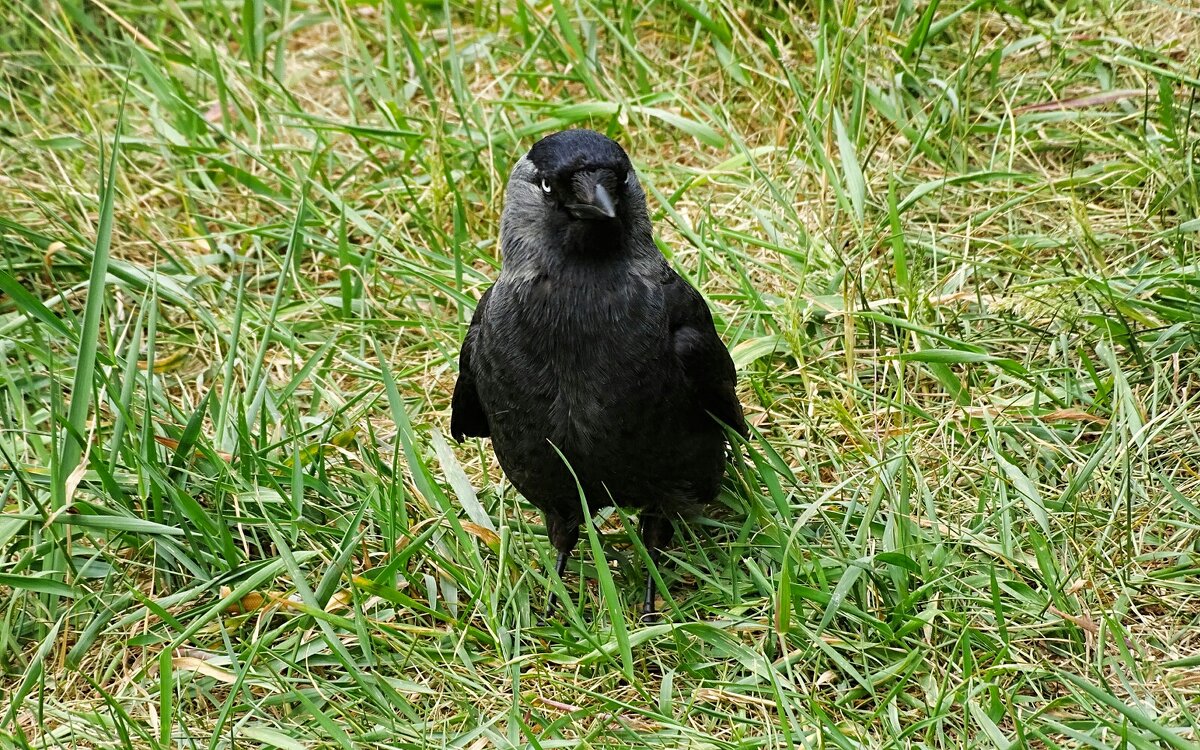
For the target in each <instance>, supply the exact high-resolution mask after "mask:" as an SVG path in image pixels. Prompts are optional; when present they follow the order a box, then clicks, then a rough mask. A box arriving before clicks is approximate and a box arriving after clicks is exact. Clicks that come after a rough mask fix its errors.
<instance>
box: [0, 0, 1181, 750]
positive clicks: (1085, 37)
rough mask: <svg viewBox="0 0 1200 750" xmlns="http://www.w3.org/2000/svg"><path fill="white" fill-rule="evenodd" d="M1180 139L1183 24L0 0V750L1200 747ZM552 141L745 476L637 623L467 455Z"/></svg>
mask: <svg viewBox="0 0 1200 750" xmlns="http://www.w3.org/2000/svg"><path fill="white" fill-rule="evenodd" d="M1198 97H1200V11H1197V10H1196V7H1195V6H1194V5H1193V4H1191V3H1188V2H1181V1H1179V0H1177V1H1176V2H1175V3H1174V4H1172V3H1169V2H1155V1H1153V0H1147V1H1136V2H1135V1H1133V0H1066V1H1065V2H1058V1H1056V0H1020V1H1018V2H1012V3H1006V2H999V1H998V0H975V1H967V0H954V1H953V2H942V3H938V2H933V3H909V2H900V3H888V4H873V3H870V2H867V3H853V2H841V3H833V2H820V1H819V0H813V1H812V2H807V3H803V2H797V3H766V2H753V1H752V0H724V1H722V2H715V1H713V0H705V1H703V2H700V1H696V0H689V1H688V2H684V1H683V0H675V1H674V2H668V1H666V0H659V2H651V3H649V4H647V5H645V7H643V6H642V5H641V4H639V3H628V2H623V1H622V0H614V1H613V2H590V3H587V2H585V3H583V4H581V5H578V6H572V5H568V4H566V3H565V2H560V1H559V0H548V2H538V3H527V2H521V3H438V2H428V3H417V4H407V3H404V2H401V1H400V0H397V1H396V2H357V1H356V2H334V1H333V0H327V1H321V0H271V1H270V2H265V1H263V0H244V2H233V0H168V1H167V2H163V3H149V2H138V1H137V0H103V1H101V0H56V1H46V2H43V1H42V0H10V1H9V2H7V3H5V4H3V7H2V8H0V488H2V491H0V505H2V506H3V516H0V746H2V747H14V748H18V747H19V748H109V747H114V748H115V747H136V748H167V747H189V748H191V747H195V748H224V747H238V748H241V747H275V748H301V747H303V748H317V747H322V748H323V747H329V748H349V747H372V748H374V747H384V748H393V747H394V748H427V747H455V748H469V749H471V750H481V749H482V748H507V747H522V748H524V747H529V748H547V749H548V748H558V747H576V746H581V747H655V748H679V747H696V748H700V747H703V748H714V749H715V748H720V749H722V750H724V749H726V748H776V747H786V748H824V747H836V748H857V747H867V748H901V747H922V748H960V747H978V748H995V747H1005V748H1007V747H1012V748H1018V747H1034V748H1057V747H1064V748H1066V747H1069V748H1075V747H1078V748H1139V749H1140V748H1166V747H1174V748H1187V747H1195V746H1196V745H1197V743H1200V719H1197V716H1200V622H1198V620H1200V605H1198V604H1197V602H1200V598H1197V597H1198V595H1200V450H1198V446H1200V430H1198V427H1200V416H1198V415H1200V405H1198V404H1197V401H1198V400H1200V372H1198V371H1197V362H1198V361H1200V360H1198V358H1197V354H1198V351H1200V248H1198V239H1200V153H1198V151H1200V149H1198V144H1200V102H1198V101H1197V99H1198ZM577 125H578V126H590V127H593V128H597V129H599V130H601V131H604V132H607V133H610V134H612V135H613V136H614V137H617V138H618V139H619V140H620V141H621V142H622V143H624V144H625V145H626V147H627V148H628V150H629V151H630V153H631V155H632V157H633V159H634V162H635V164H636V165H637V167H638V169H639V171H640V173H641V176H642V179H643V182H644V183H645V184H646V186H647V189H648V192H649V194H650V199H651V209H652V211H653V213H654V217H655V220H656V228H657V231H658V236H659V239H660V241H661V246H662V248H663V250H664V252H665V253H666V254H667V256H668V257H669V258H670V260H671V261H672V263H673V264H674V265H675V266H676V267H677V268H679V269H680V270H681V272H683V273H684V274H685V275H686V276H687V277H688V278H689V279H690V280H692V281H693V282H694V283H695V284H696V285H697V286H698V287H699V288H701V289H702V290H703V291H704V293H705V295H706V297H707V298H708V299H709V301H710V303H711V305H712V307H713V309H714V313H715V316H716V319H717V324H718V328H719V329H720V331H721V333H722V335H723V337H724V338H725V340H726V341H727V342H728V343H729V344H730V346H731V348H732V350H733V352H734V357H735V359H736V361H737V364H738V370H739V390H740V394H741V398H742V401H743V403H744V404H745V406H746V409H747V413H748V415H749V416H750V418H751V421H752V422H753V423H754V424H755V425H756V426H757V430H758V433H759V434H758V435H756V436H755V438H754V439H753V440H752V441H750V443H749V444H748V445H747V446H746V447H745V450H744V458H743V459H742V460H741V461H740V462H739V463H738V465H737V466H736V467H735V468H734V469H733V470H732V471H731V472H730V476H729V479H728V481H727V483H726V491H724V492H723V493H722V494H721V496H720V498H719V500H718V502H717V503H715V504H714V506H713V507H712V508H710V509H709V512H708V513H707V514H706V517H705V518H704V519H703V520H702V521H701V522H699V523H697V524H694V525H693V526H691V527H689V528H688V529H685V530H683V531H682V532H681V534H680V535H679V537H678V544H677V545H676V547H675V548H674V549H673V550H672V551H671V552H670V554H669V555H667V557H666V561H665V564H664V565H663V566H662V567H661V568H660V570H659V574H660V575H661V578H662V581H663V582H664V583H665V584H666V585H667V586H669V593H670V596H669V600H668V601H667V602H665V604H664V611H665V616H664V618H663V620H662V621H660V622H659V623H653V624H647V623H644V622H641V621H640V620H639V618H638V617H637V612H638V602H639V599H640V591H641V581H642V577H643V576H644V573H645V564H646V561H647V560H646V556H645V554H644V550H643V549H642V548H640V546H639V545H638V544H636V543H635V540H634V539H632V538H631V535H630V531H631V530H633V529H636V519H634V518H631V517H630V516H628V515H627V514H624V513H623V512H613V513H610V514H603V516H602V518H598V519H596V520H597V522H598V523H599V524H600V525H599V527H598V529H596V530H593V531H590V532H589V533H587V534H586V535H585V538H584V540H583V541H582V542H581V544H580V546H579V549H578V553H577V554H576V557H575V560H576V563H575V565H574V566H573V569H572V573H571V574H570V575H568V576H567V579H566V587H565V588H563V587H562V584H560V583H559V581H558V580H557V579H556V578H555V577H554V576H553V574H548V571H550V570H552V567H553V565H552V564H553V551H552V550H551V549H550V547H549V545H548V543H547V542H546V539H545V535H544V530H543V529H542V528H541V525H540V524H541V521H540V519H539V517H538V516H537V514H536V513H533V512H531V508H530V507H529V506H528V504H527V503H525V502H524V501H523V500H522V499H521V498H520V497H519V496H518V495H517V494H516V493H515V492H514V491H513V490H512V488H511V487H509V486H508V485H507V484H506V483H505V481H504V480H503V477H502V475H501V474H500V472H499V470H498V467H497V466H496V464H495V461H494V459H493V458H492V455H491V453H490V448H489V447H488V445H487V444H486V443H485V442H474V443H469V444H467V445H464V446H462V447H455V446H454V445H453V444H452V443H450V444H448V442H447V437H446V436H445V432H446V430H447V425H448V403H449V394H450V389H451V387H452V384H453V381H454V377H455V367H456V361H457V347H458V344H459V342H460V341H461V338H462V335H463V332H464V330H465V326H466V322H467V321H468V320H469V317H470V313H471V310H472V307H473V305H474V301H475V300H476V299H478V296H479V294H480V293H481V292H482V290H483V289H484V288H485V287H486V285H487V284H488V283H489V281H490V280H491V279H492V278H494V277H495V275H496V270H497V266H498V262H499V260H498V257H497V247H496V242H495V237H496V233H497V224H498V216H499V211H500V207H501V191H502V188H503V185H504V181H505V178H506V176H507V171H508V169H509V168H510V166H511V165H512V163H513V162H514V160H515V159H516V158H517V157H518V156H519V155H520V154H521V153H522V152H523V151H524V150H525V149H526V148H527V147H528V146H529V145H530V144H532V143H533V141H534V140H536V138H537V137H538V136H540V135H541V134H544V133H547V132H550V131H553V130H556V129H559V128H564V127H570V126H577ZM551 592H555V593H557V595H558V597H559V599H560V601H561V602H562V605H561V607H560V610H559V613H558V614H557V615H555V616H553V617H550V618H545V617H543V611H544V607H545V603H546V600H547V598H548V596H549V594H550V593H551Z"/></svg>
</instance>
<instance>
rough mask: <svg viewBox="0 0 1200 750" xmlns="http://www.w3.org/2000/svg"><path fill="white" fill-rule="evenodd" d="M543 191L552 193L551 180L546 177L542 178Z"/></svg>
mask: <svg viewBox="0 0 1200 750" xmlns="http://www.w3.org/2000/svg"><path fill="white" fill-rule="evenodd" d="M542 192H543V193H545V194H546V195H550V181H549V180H547V179H546V178H545V177H543V178H542Z"/></svg>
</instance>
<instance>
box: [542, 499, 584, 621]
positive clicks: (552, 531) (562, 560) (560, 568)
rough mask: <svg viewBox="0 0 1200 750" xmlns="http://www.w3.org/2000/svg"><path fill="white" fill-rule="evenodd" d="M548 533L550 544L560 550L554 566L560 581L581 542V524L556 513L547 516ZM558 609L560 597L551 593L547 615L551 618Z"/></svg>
mask: <svg viewBox="0 0 1200 750" xmlns="http://www.w3.org/2000/svg"><path fill="white" fill-rule="evenodd" d="M545 517H546V532H547V533H548V534H549V535H550V543H551V544H553V545H554V548H555V549H557V550H558V560H557V561H556V563H555V565H554V572H555V573H557V574H558V579H559V580H560V581H561V580H562V579H563V574H564V573H566V572H567V561H568V560H570V559H571V550H573V549H575V545H576V544H577V543H578V542H579V522H578V521H572V520H570V519H564V518H563V517H562V516H559V515H557V514H554V513H547V514H546V516H545ZM557 607H558V597H556V596H555V595H554V592H553V591H551V592H550V599H549V601H548V602H546V615H547V616H549V615H550V614H551V613H553V612H554V610H555V609H556V608H557Z"/></svg>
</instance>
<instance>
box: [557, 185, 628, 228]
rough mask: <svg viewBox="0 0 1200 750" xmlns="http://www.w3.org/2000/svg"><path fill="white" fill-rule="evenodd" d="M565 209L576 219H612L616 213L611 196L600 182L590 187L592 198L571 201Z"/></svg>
mask: <svg viewBox="0 0 1200 750" xmlns="http://www.w3.org/2000/svg"><path fill="white" fill-rule="evenodd" d="M567 211H569V212H570V213H571V215H572V216H574V217H575V218H576V219H593V220H595V219H612V218H614V217H616V215H617V207H616V205H615V204H614V203H613V199H612V196H611V195H609V194H608V190H606V189H605V188H604V186H603V185H601V184H600V183H596V186H595V187H594V188H592V199H591V200H590V201H588V202H586V203H572V204H570V205H569V206H567Z"/></svg>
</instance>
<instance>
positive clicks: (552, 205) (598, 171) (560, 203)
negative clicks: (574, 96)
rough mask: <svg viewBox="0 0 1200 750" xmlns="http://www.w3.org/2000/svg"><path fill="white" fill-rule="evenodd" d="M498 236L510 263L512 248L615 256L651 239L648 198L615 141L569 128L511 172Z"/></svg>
mask: <svg viewBox="0 0 1200 750" xmlns="http://www.w3.org/2000/svg"><path fill="white" fill-rule="evenodd" d="M501 234H502V235H503V236H504V244H505V250H506V253H505V254H506V257H507V256H508V255H510V252H508V251H509V250H510V249H512V250H516V251H521V250H525V251H530V250H531V249H532V250H533V251H538V252H540V251H542V250H559V251H566V252H571V251H573V250H580V251H585V252H588V254H594V253H596V252H602V251H608V252H615V251H618V250H620V249H621V248H623V247H628V246H629V245H631V244H636V242H637V241H638V240H642V239H643V238H645V239H649V237H650V220H649V216H648V214H647V212H646V196H645V193H643V192H642V187H641V185H640V184H639V183H638V179H637V174H636V173H635V172H634V169H633V164H631V163H630V161H629V156H628V155H626V153H625V150H624V149H622V148H621V147H620V146H619V145H618V144H617V143H616V141H613V140H612V139H611V138H607V137H605V136H603V135H601V134H599V133H596V132H594V131H591V130H584V129H576V130H564V131H561V132H558V133H554V134H552V135H548V136H546V137H545V138H543V139H542V140H540V141H538V142H537V143H535V144H534V145H533V148H531V149H529V153H527V154H526V155H525V156H524V157H523V158H522V159H521V160H520V161H518V162H517V164H516V166H515V167H514V168H513V171H512V174H511V175H510V176H509V179H508V189H507V191H506V193H505V205H504V216H503V219H502V225H501ZM651 242H652V240H651Z"/></svg>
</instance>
